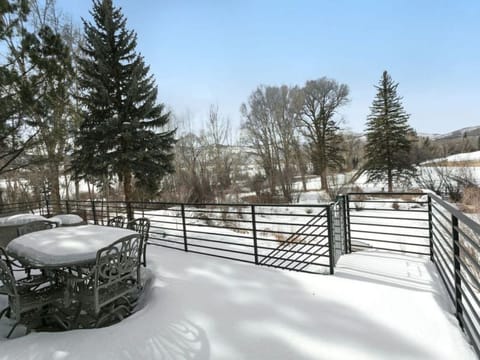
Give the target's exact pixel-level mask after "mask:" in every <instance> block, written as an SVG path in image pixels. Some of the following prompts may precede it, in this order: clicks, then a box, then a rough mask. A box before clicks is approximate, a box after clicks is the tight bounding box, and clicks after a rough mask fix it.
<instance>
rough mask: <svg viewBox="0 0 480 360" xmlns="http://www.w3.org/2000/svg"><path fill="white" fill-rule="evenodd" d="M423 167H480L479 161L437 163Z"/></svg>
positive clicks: (445, 161)
mask: <svg viewBox="0 0 480 360" xmlns="http://www.w3.org/2000/svg"><path fill="white" fill-rule="evenodd" d="M423 166H424V167H429V166H442V167H478V166H480V160H467V161H448V160H444V161H437V162H434V163H428V164H425V165H423Z"/></svg>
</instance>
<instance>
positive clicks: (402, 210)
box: [350, 207, 428, 214]
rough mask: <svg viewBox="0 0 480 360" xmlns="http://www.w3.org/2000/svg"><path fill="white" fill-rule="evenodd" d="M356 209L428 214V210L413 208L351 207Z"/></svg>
mask: <svg viewBox="0 0 480 360" xmlns="http://www.w3.org/2000/svg"><path fill="white" fill-rule="evenodd" d="M350 210H354V211H356V212H362V211H365V212H367V211H389V212H412V213H425V214H428V210H412V209H380V208H367V207H366V208H363V209H361V210H356V209H350Z"/></svg>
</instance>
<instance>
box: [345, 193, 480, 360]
mask: <svg viewBox="0 0 480 360" xmlns="http://www.w3.org/2000/svg"><path fill="white" fill-rule="evenodd" d="M345 206H346V209H347V218H348V223H347V236H346V242H347V252H352V251H358V250H366V249H376V250H386V251H391V252H396V253H403V254H413V255H420V256H428V257H429V258H430V260H431V261H433V262H434V264H435V266H436V268H437V270H438V273H439V274H440V278H441V279H442V281H443V283H444V285H445V287H446V289H447V293H448V296H449V297H450V299H451V300H452V302H453V304H454V305H455V314H456V317H457V319H458V322H459V324H460V326H461V328H462V329H463V330H464V331H465V333H466V334H467V335H468V337H469V339H470V341H471V343H472V345H473V347H474V349H475V351H476V353H477V355H479V356H480V316H479V313H480V265H479V263H480V225H479V224H478V223H476V222H475V221H473V220H472V219H471V218H469V217H467V216H466V215H465V214H463V213H461V212H460V211H458V209H456V208H455V207H454V206H453V205H451V204H449V203H447V202H446V201H444V200H442V199H441V198H440V197H439V196H437V195H435V194H426V193H394V194H388V193H350V194H348V195H347V200H346V202H345Z"/></svg>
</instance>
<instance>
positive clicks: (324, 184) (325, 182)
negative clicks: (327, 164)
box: [320, 169, 328, 191]
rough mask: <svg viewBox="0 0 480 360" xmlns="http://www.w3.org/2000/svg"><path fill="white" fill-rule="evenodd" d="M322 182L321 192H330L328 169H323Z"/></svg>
mask: <svg viewBox="0 0 480 360" xmlns="http://www.w3.org/2000/svg"><path fill="white" fill-rule="evenodd" d="M320 181H321V183H322V186H321V188H320V189H321V190H325V191H328V180H327V169H322V172H321V174H320Z"/></svg>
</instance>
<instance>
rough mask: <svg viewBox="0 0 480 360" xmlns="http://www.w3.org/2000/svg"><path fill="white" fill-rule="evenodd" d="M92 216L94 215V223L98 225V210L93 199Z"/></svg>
mask: <svg viewBox="0 0 480 360" xmlns="http://www.w3.org/2000/svg"><path fill="white" fill-rule="evenodd" d="M92 216H93V223H94V224H95V225H98V221H97V211H96V210H95V200H92Z"/></svg>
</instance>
